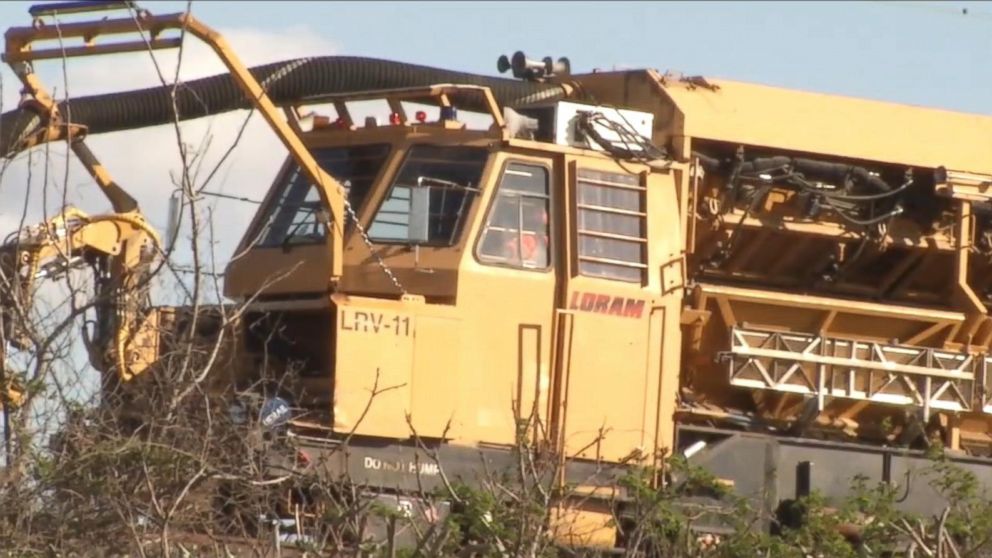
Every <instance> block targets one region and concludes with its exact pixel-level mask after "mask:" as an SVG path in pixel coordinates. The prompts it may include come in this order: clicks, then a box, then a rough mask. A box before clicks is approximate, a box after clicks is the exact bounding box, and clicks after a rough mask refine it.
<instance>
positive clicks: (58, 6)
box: [28, 0, 136, 17]
mask: <svg viewBox="0 0 992 558" xmlns="http://www.w3.org/2000/svg"><path fill="white" fill-rule="evenodd" d="M135 7H136V6H135V3H134V2H131V1H130V0H104V1H90V2H58V3H50V4H35V5H34V6H31V7H30V8H28V13H29V14H31V15H32V16H34V17H41V16H46V15H52V14H56V13H57V14H85V13H90V12H105V11H109V10H126V9H129V8H135Z"/></svg>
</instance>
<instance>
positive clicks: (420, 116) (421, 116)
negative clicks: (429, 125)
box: [414, 110, 427, 124]
mask: <svg viewBox="0 0 992 558" xmlns="http://www.w3.org/2000/svg"><path fill="white" fill-rule="evenodd" d="M414 118H416V119H417V122H420V123H421V124H423V123H424V122H427V113H426V112H424V111H422V110H418V111H417V114H415V115H414Z"/></svg>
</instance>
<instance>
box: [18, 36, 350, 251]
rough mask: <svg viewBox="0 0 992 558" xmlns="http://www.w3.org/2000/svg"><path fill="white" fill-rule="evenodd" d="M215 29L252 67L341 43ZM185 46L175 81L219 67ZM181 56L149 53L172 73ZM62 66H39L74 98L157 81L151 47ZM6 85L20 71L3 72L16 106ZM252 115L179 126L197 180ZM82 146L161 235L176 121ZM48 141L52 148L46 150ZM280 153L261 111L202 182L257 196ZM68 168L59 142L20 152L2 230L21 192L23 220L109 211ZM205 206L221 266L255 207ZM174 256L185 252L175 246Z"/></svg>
mask: <svg viewBox="0 0 992 558" xmlns="http://www.w3.org/2000/svg"><path fill="white" fill-rule="evenodd" d="M219 31H220V32H221V34H222V35H223V36H224V37H225V38H226V39H227V40H228V42H229V43H230V45H231V46H232V48H233V51H234V53H235V54H236V55H237V56H239V57H240V58H241V60H242V61H243V62H244V63H245V64H246V65H249V66H254V65H258V64H265V63H269V62H275V61H279V60H285V59H289V58H297V57H302V56H320V55H328V54H334V53H335V52H336V51H337V50H339V49H338V47H337V45H336V44H334V43H333V42H331V41H329V40H328V39H326V38H325V37H322V36H321V35H318V34H317V33H315V32H314V31H313V30H311V29H310V28H308V27H305V26H295V27H288V28H284V29H280V30H260V29H253V28H221V29H219ZM187 45H188V46H187V47H186V48H185V49H184V51H183V53H182V64H181V67H180V76H181V79H183V80H191V79H196V78H200V77H204V76H209V75H214V74H217V73H221V72H223V71H225V68H224V66H223V64H222V63H221V61H220V59H219V58H218V57H217V56H216V55H215V54H214V53H213V51H211V50H210V49H209V48H208V47H206V46H205V45H204V44H203V43H201V42H198V41H193V40H188V41H187ZM178 54H179V53H178V52H177V51H176V50H172V51H158V52H156V53H155V58H156V61H157V63H158V66H159V68H160V70H161V71H162V73H163V74H164V75H165V76H166V77H167V79H169V80H171V79H172V77H173V76H174V75H175V71H176V62H177V60H178ZM67 65H68V71H67V75H66V76H65V77H63V75H62V69H61V64H60V63H59V62H57V61H53V62H48V63H40V64H38V65H37V67H38V72H39V76H40V77H41V78H42V79H43V81H44V83H46V84H47V85H48V86H49V88H52V89H54V90H55V91H56V96H57V97H58V98H62V97H63V96H64V95H63V93H64V91H66V89H68V91H69V92H70V94H71V95H72V96H82V95H92V94H96V93H105V92H111V91H124V90H130V89H137V88H142V87H150V86H155V85H158V84H160V83H161V82H160V81H159V79H158V75H157V73H156V70H155V65H154V64H153V63H152V61H151V59H150V57H149V55H148V54H147V53H132V54H128V55H111V56H105V57H93V58H83V59H75V60H70V61H68V63H67ZM12 83H17V82H16V79H15V78H14V77H13V76H12V75H11V73H10V72H9V70H8V71H5V72H4V73H3V85H4V87H3V101H4V104H3V107H4V109H5V110H9V109H10V108H11V107H13V106H14V104H15V103H16V100H17V94H16V91H14V89H15V88H14V87H12V86H11V84H12ZM65 83H67V84H68V88H66V86H65ZM248 116H249V113H248V111H235V112H232V113H227V114H223V115H217V116H213V117H208V118H203V119H199V120H193V121H188V122H184V123H182V124H181V125H180V131H181V138H182V143H183V144H185V145H186V146H187V149H188V152H189V153H194V154H195V155H196V156H195V163H196V165H195V167H196V168H197V169H198V170H199V172H198V175H197V184H199V183H201V182H202V180H203V179H204V178H205V177H206V175H207V174H209V172H210V171H211V170H213V168H214V167H215V166H216V165H217V164H218V163H219V162H220V161H221V160H222V158H224V155H225V153H226V152H227V151H228V148H229V147H230V146H231V145H232V143H234V142H235V140H236V138H237V137H238V135H239V131H240V130H241V127H242V126H243V125H244V123H245V120H246V118H248ZM87 144H88V145H89V146H90V148H91V149H92V150H93V152H94V153H95V154H96V156H97V157H98V158H99V159H100V161H101V162H102V163H103V164H104V166H105V167H106V168H107V169H108V171H109V172H110V173H111V175H112V176H113V177H114V178H115V179H116V180H117V181H118V182H119V183H120V184H121V185H123V186H124V187H125V188H126V189H127V190H128V191H129V192H131V193H132V194H133V195H134V196H135V197H136V198H137V199H138V202H139V203H140V205H141V207H142V209H143V211H144V213H145V215H146V217H147V218H148V219H149V221H150V222H151V223H152V224H153V226H155V227H156V228H157V229H158V230H159V231H160V232H161V233H162V234H164V233H165V227H166V221H167V212H168V203H167V201H168V199H169V196H170V194H171V192H172V191H173V190H174V189H175V184H174V179H175V177H176V175H177V173H178V172H179V171H180V170H181V168H182V165H181V158H180V148H179V140H178V139H177V136H176V131H175V129H174V127H173V126H171V125H165V126H158V127H154V128H147V129H140V130H129V131H124V132H116V133H112V134H103V135H98V136H93V137H91V138H88V139H87ZM46 148H47V153H48V154H49V155H50V156H49V157H47V158H46V157H45V153H46ZM285 157H286V150H285V149H284V148H283V147H282V145H281V143H280V142H279V141H278V139H277V138H276V137H275V135H274V134H273V133H272V132H271V130H270V129H269V128H268V126H267V125H266V124H265V123H264V122H263V121H262V120H261V118H260V117H258V116H257V115H255V116H251V118H250V120H249V121H248V124H247V126H246V127H245V130H244V133H243V135H241V137H240V140H239V141H238V144H237V146H236V147H235V148H234V149H233V151H231V153H230V154H229V155H228V156H227V158H226V159H225V160H224V162H223V164H222V165H221V167H220V168H219V171H218V172H217V173H216V175H215V178H214V179H213V180H212V181H211V183H210V184H209V185H208V186H207V189H208V190H210V191H221V192H226V193H231V194H237V195H239V196H243V197H247V198H252V199H260V198H261V197H262V196H263V195H264V193H265V192H266V190H267V189H268V187H269V185H270V182H271V180H272V178H273V177H274V176H275V174H276V172H277V171H278V169H279V167H280V165H281V163H282V161H283V159H284V158H285ZM68 169H69V172H68V176H66V157H65V149H64V146H62V145H49V146H46V147H43V148H36V149H35V150H34V152H33V153H31V154H30V155H29V154H24V153H22V154H21V155H20V156H18V157H17V158H16V159H15V160H14V161H13V162H12V164H11V165H10V166H9V168H7V169H6V170H5V171H4V172H3V174H2V175H0V237H3V236H6V234H7V233H9V232H10V231H12V230H13V229H15V228H16V225H17V223H18V222H19V218H20V212H21V208H22V205H23V200H24V197H25V195H28V198H29V199H30V205H29V212H28V213H29V217H28V222H29V223H31V222H36V221H39V220H41V219H42V218H43V216H44V215H45V214H46V213H47V214H51V213H52V212H54V211H56V210H57V209H58V208H59V207H61V206H62V202H63V199H64V201H66V202H68V203H69V204H72V205H75V206H77V207H80V208H81V209H83V210H84V211H87V212H90V213H101V212H106V211H109V209H110V208H109V204H108V203H107V202H106V200H105V199H103V197H102V195H101V194H100V192H99V191H98V188H97V186H96V185H95V184H93V182H92V180H90V178H89V177H88V175H87V174H86V173H85V171H84V169H83V167H82V165H80V164H78V162H72V163H70V164H69V166H68ZM204 204H205V205H209V206H211V208H212V213H213V216H214V219H215V221H216V222H215V227H214V228H215V233H216V236H215V238H213V239H212V240H213V245H212V249H213V250H214V251H215V253H216V254H217V257H218V260H219V261H218V265H219V267H220V269H223V263H224V262H225V261H226V260H227V258H228V257H229V256H230V255H231V254H232V253H233V252H234V248H235V246H236V244H237V242H238V240H239V239H240V236H241V233H242V232H243V231H244V229H245V227H246V226H247V225H248V223H249V221H250V219H251V217H252V215H253V214H254V211H255V209H256V207H257V206H255V205H252V204H247V203H243V202H234V201H226V200H220V199H218V198H207V199H205V200H204ZM187 232H188V231H187ZM178 257H179V258H180V259H182V258H183V257H184V256H183V254H182V253H181V251H180V252H179V253H178Z"/></svg>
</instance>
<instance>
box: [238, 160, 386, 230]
mask: <svg viewBox="0 0 992 558" xmlns="http://www.w3.org/2000/svg"><path fill="white" fill-rule="evenodd" d="M312 153H313V156H314V158H315V159H316V160H317V163H318V164H319V165H320V166H321V168H323V169H324V171H325V172H327V173H328V174H330V175H331V176H333V177H334V178H335V179H337V180H338V182H341V184H342V185H343V186H344V188H345V191H346V193H347V195H348V202H349V203H351V205H352V207H354V208H356V210H357V208H358V207H360V206H361V204H362V203H363V202H364V201H365V197H366V195H368V192H369V190H370V189H371V187H372V183H373V182H374V181H375V178H376V176H377V175H378V174H379V170H380V169H381V168H382V164H383V163H384V162H385V160H386V156H387V155H388V154H389V145H388V144H378V145H357V146H352V147H331V148H325V149H314V150H313V151H312ZM276 188H279V189H280V192H279V194H278V198H277V199H276V200H275V202H274V203H273V204H272V205H271V206H270V207H269V208H268V212H267V214H266V216H265V221H264V224H263V228H262V231H261V234H259V238H260V241H259V243H258V245H259V246H287V245H292V244H312V243H320V242H323V241H324V238H325V237H326V236H327V226H326V225H325V220H326V212H325V211H323V210H322V204H321V201H320V194H319V193H318V192H317V188H315V187H314V186H313V185H312V184H311V183H310V181H309V180H308V179H307V177H306V175H305V174H304V173H302V172H301V171H300V167H299V165H296V164H295V163H294V164H293V165H292V166H291V167H290V169H289V170H288V171H287V172H286V173H284V174H283V175H282V178H281V180H280V182H279V183H278V184H277V185H276Z"/></svg>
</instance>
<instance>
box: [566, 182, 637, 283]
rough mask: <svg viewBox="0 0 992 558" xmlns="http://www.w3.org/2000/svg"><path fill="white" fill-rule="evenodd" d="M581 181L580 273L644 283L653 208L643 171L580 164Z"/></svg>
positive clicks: (579, 199)
mask: <svg viewBox="0 0 992 558" xmlns="http://www.w3.org/2000/svg"><path fill="white" fill-rule="evenodd" d="M576 182H577V190H578V242H579V250H578V252H579V258H578V259H579V273H580V274H582V275H588V276H591V277H601V278H605V279H616V280H618V281H629V282H631V283H644V282H645V280H646V279H647V251H646V247H647V213H646V207H645V205H646V200H645V193H646V192H645V188H644V186H642V185H641V183H640V179H639V177H638V176H636V175H630V174H621V173H613V172H602V171H596V170H592V169H579V170H578V173H577V177H576Z"/></svg>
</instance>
